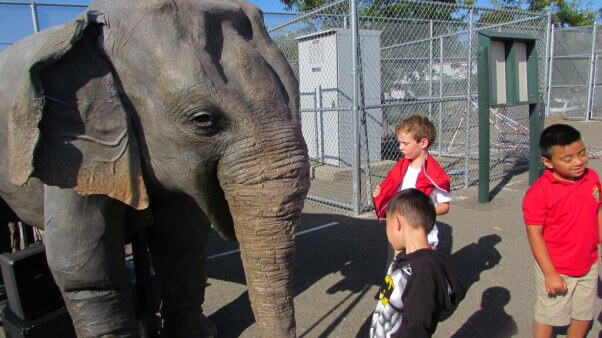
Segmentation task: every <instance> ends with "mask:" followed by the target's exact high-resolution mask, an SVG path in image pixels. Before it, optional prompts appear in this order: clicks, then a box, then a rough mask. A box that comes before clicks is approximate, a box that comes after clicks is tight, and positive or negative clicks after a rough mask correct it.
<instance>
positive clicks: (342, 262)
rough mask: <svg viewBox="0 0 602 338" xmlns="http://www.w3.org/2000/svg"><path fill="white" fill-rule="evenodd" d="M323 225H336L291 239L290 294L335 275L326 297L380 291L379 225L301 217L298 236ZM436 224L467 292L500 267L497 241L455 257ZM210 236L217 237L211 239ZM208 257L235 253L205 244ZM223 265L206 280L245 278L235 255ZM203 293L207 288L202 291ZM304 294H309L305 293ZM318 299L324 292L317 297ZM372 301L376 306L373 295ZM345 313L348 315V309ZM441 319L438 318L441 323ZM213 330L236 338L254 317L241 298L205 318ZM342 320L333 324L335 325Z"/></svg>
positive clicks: (447, 232) (447, 231) (211, 265)
mask: <svg viewBox="0 0 602 338" xmlns="http://www.w3.org/2000/svg"><path fill="white" fill-rule="evenodd" d="M324 224H336V225H333V226H330V227H326V228H323V229H321V230H320V231H315V232H309V233H305V234H303V236H299V235H298V236H297V239H296V259H295V271H294V282H293V291H294V294H295V296H297V295H300V294H302V293H304V292H306V291H308V289H310V288H311V287H312V285H314V284H316V283H317V282H319V281H320V280H322V278H324V277H326V276H329V275H332V274H335V273H339V274H341V275H342V276H343V278H342V279H340V280H339V281H338V282H337V283H335V284H333V285H332V286H330V287H329V288H328V289H327V290H326V293H327V294H329V295H332V294H335V293H337V292H340V291H347V292H351V293H352V294H354V295H356V296H363V294H364V293H366V291H367V289H368V288H370V287H372V286H380V284H381V283H382V280H383V277H384V274H385V272H386V269H387V238H386V237H387V236H386V232H385V231H386V229H385V226H384V223H378V222H377V221H376V220H373V219H362V218H353V217H348V216H344V215H336V214H311V213H304V214H303V216H302V220H301V225H300V226H299V228H298V229H297V233H298V234H299V232H301V231H304V230H308V229H312V228H315V227H318V226H320V225H324ZM438 224H439V232H440V245H439V249H438V250H439V251H440V252H442V253H443V254H444V255H446V256H448V257H449V261H450V264H451V265H452V267H453V268H454V269H455V270H456V271H457V276H458V277H459V278H460V281H461V282H462V283H463V285H464V286H465V287H466V289H467V290H468V288H470V286H471V285H472V284H473V283H474V282H476V281H478V280H479V275H480V273H481V272H482V271H484V270H487V269H490V268H492V267H494V266H495V265H496V264H497V263H498V262H499V261H500V258H501V257H500V254H499V252H498V251H497V250H496V249H495V245H496V244H497V243H499V242H500V241H501V238H500V237H499V236H497V235H490V236H484V237H482V238H480V239H478V240H477V241H476V242H475V243H472V244H470V245H468V246H466V247H464V248H462V249H460V250H457V251H456V252H455V253H453V254H450V252H451V248H452V241H453V236H452V231H451V227H450V226H449V225H447V224H445V223H440V222H439V223H438ZM212 236H217V235H216V234H212ZM209 243H210V244H209V249H208V256H212V255H215V254H218V253H220V252H228V251H232V250H236V249H237V245H236V244H235V243H225V242H224V241H221V240H217V241H216V240H215V239H214V238H211V239H210V242H209ZM230 256H231V257H229V258H228V259H227V262H224V261H223V260H222V261H221V262H219V263H218V262H212V260H209V262H208V275H209V278H211V279H216V280H220V281H227V282H232V283H237V284H244V283H245V277H244V272H243V268H242V264H241V262H240V258H239V255H230ZM207 291H208V292H211V291H210V288H208V289H207ZM309 292H310V293H311V292H313V291H311V290H309ZM320 294H321V295H323V294H324V291H320ZM370 297H374V304H375V305H376V294H375V295H370ZM348 310H349V309H348ZM446 316H449V315H445V314H444V317H443V318H442V320H444V319H445V318H446ZM209 317H210V318H211V319H212V320H213V321H214V322H215V323H216V324H217V326H218V332H219V333H220V335H222V336H226V337H237V336H240V335H241V334H242V332H244V331H245V330H246V329H247V328H248V327H249V326H251V325H252V324H253V323H254V318H253V313H252V310H251V306H250V302H249V299H248V295H247V293H246V292H244V293H242V294H241V295H240V296H239V297H238V298H236V299H235V300H233V301H231V302H230V303H229V304H226V305H224V306H223V307H221V308H220V309H219V310H217V311H215V312H214V313H212V314H210V316H209ZM340 319H342V318H337V320H340ZM370 319H371V311H369V312H368V313H366V318H365V322H364V324H363V325H362V326H361V328H360V330H359V332H357V333H356V334H357V336H367V335H368V331H369V326H370ZM335 329H336V323H333V324H332V325H330V326H328V328H327V329H326V331H325V332H322V333H320V336H328V335H329V334H332V333H333V332H334V330H335Z"/></svg>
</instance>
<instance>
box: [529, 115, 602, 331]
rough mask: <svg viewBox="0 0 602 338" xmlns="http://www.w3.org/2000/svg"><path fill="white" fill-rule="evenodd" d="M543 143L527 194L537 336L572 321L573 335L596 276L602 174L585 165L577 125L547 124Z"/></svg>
mask: <svg viewBox="0 0 602 338" xmlns="http://www.w3.org/2000/svg"><path fill="white" fill-rule="evenodd" d="M539 148H540V151H541V154H542V162H543V164H544V166H545V167H546V170H545V172H544V174H543V175H542V177H540V178H539V179H538V180H537V181H536V182H535V183H534V184H533V186H531V187H530V188H529V190H527V193H526V194H525V197H524V199H523V214H524V219H525V224H526V228H527V237H528V239H529V244H530V245H531V250H532V252H533V256H534V258H535V261H536V262H537V265H538V268H536V269H535V270H536V294H537V300H536V303H535V315H534V318H533V336H534V337H550V336H551V334H552V329H553V327H554V326H567V325H570V326H569V328H568V336H569V337H584V336H585V334H586V333H587V329H588V328H589V325H590V321H591V320H592V319H593V317H594V302H595V299H596V287H597V282H598V271H597V264H596V263H597V260H598V244H599V243H600V233H601V231H600V217H602V213H601V212H600V210H601V209H600V207H599V206H600V188H601V187H600V179H599V177H598V174H596V172H595V171H594V170H592V169H588V168H587V162H588V156H587V151H586V150H585V145H584V143H583V141H582V140H581V134H580V133H579V132H578V131H577V130H576V129H575V128H573V127H571V126H568V125H564V124H556V125H552V126H550V127H548V128H546V129H545V130H544V131H543V132H542V134H541V137H540V140H539Z"/></svg>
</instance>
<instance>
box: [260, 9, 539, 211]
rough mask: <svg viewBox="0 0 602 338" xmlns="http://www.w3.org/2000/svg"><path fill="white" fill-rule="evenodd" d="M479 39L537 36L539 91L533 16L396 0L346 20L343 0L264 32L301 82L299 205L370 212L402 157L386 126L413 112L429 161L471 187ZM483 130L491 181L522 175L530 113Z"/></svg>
mask: <svg viewBox="0 0 602 338" xmlns="http://www.w3.org/2000/svg"><path fill="white" fill-rule="evenodd" d="M355 15H357V33H354V27H353V25H354V20H355ZM481 30H489V31H496V32H512V33H521V34H525V35H529V36H532V37H534V38H536V39H537V43H536V46H537V51H538V55H539V58H540V60H539V64H538V67H539V69H538V74H539V83H540V88H541V90H540V93H542V94H543V91H544V90H545V88H546V87H545V85H546V81H545V78H546V77H545V76H546V69H547V68H546V67H547V62H546V60H547V53H546V51H547V50H548V34H547V32H548V31H549V17H548V15H547V14H546V13H542V12H527V11H513V10H494V9H489V8H479V7H468V6H460V5H453V4H444V3H435V2H428V1H394V0H389V1H367V0H366V1H359V5H358V6H357V12H354V10H353V1H348V0H341V1H334V2H331V3H329V4H328V5H325V6H323V7H322V8H320V9H318V10H316V11H313V12H311V13H306V14H300V15H298V17H296V18H294V19H293V20H290V21H289V22H287V23H285V24H282V25H278V26H275V27H272V28H271V29H270V34H271V35H272V38H273V39H274V40H275V41H276V42H277V43H278V45H279V46H280V48H281V49H282V50H283V51H284V53H285V54H286V56H287V58H288V59H289V61H290V63H291V65H293V68H294V70H295V72H296V74H297V76H298V78H299V83H300V88H301V114H302V123H303V133H304V136H305V138H306V141H307V143H308V148H309V153H310V158H311V160H312V187H311V190H310V195H309V199H311V200H315V201H319V202H321V203H325V204H327V205H331V206H335V207H339V208H343V209H347V210H352V211H354V212H363V211H366V210H370V209H371V207H372V206H371V191H372V189H373V188H374V186H375V184H378V183H380V182H381V181H382V180H383V179H384V177H385V176H386V174H387V172H388V170H389V169H391V167H392V166H393V164H394V163H395V161H396V160H397V159H399V157H400V153H399V151H398V142H397V138H396V135H395V132H394V129H395V125H396V124H397V123H398V122H400V121H401V120H402V119H404V118H406V117H409V116H411V115H414V114H423V115H426V116H428V117H429V118H430V119H431V120H432V121H433V123H434V124H435V126H436V128H437V130H438V140H437V141H436V142H435V143H434V144H433V145H432V146H431V148H430V152H431V154H433V155H435V156H436V158H437V160H438V161H439V162H440V163H441V164H442V166H443V167H444V169H445V170H446V172H447V173H448V174H449V176H450V178H451V180H452V187H453V188H455V189H457V188H462V187H468V186H470V185H472V184H475V183H476V182H477V180H478V147H479V144H478V117H477V98H478V93H477V88H478V86H477V74H476V73H477V49H478V39H477V38H476V35H477V33H478V32H479V31H481ZM354 34H355V35H354ZM354 55H357V59H355V58H354ZM355 75H359V76H358V78H359V81H358V84H357V86H356V87H355V88H354V86H353V84H354V79H355ZM354 93H357V95H354ZM356 112H357V114H356ZM490 122H491V125H492V126H491V134H492V135H491V143H492V147H491V177H492V178H500V177H501V176H502V175H505V174H506V173H508V172H511V171H513V170H519V169H523V168H525V169H526V168H527V166H528V148H529V146H528V136H529V135H528V133H529V128H528V107H527V106H515V107H510V108H504V109H492V110H491V121H490ZM356 123H357V124H356ZM360 170H361V171H360ZM358 201H359V205H358Z"/></svg>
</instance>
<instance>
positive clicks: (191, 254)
mask: <svg viewBox="0 0 602 338" xmlns="http://www.w3.org/2000/svg"><path fill="white" fill-rule="evenodd" d="M155 202H156V200H155V199H153V213H154V216H155V223H156V226H155V227H153V228H151V231H150V242H149V243H150V246H151V254H152V260H153V265H154V266H155V269H156V271H157V274H158V276H159V281H160V285H161V298H162V303H161V318H162V319H163V329H162V330H161V335H162V336H168V337H211V336H215V335H216V329H215V326H214V325H213V323H211V322H210V321H209V319H208V318H206V317H205V315H203V309H202V304H203V301H204V300H205V286H206V283H207V267H206V261H205V256H206V248H207V238H208V235H209V231H210V230H211V226H210V223H209V221H208V220H207V218H206V216H205V215H204V214H203V213H202V212H201V211H200V209H199V208H198V206H197V204H196V203H195V202H194V201H193V200H192V199H190V198H189V197H188V196H178V197H173V198H169V199H164V200H161V201H159V202H158V203H155Z"/></svg>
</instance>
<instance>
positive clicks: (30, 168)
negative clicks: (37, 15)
mask: <svg viewBox="0 0 602 338" xmlns="http://www.w3.org/2000/svg"><path fill="white" fill-rule="evenodd" d="M38 35H39V37H38V40H36V41H42V42H36V46H37V47H36V51H35V53H32V54H31V55H27V57H29V58H31V62H30V65H31V66H30V68H29V69H28V72H27V73H26V75H25V76H23V77H22V79H21V80H20V81H19V82H18V86H17V87H16V89H15V93H14V95H13V96H14V97H15V99H14V100H13V104H12V106H11V108H10V112H9V120H10V123H9V130H8V135H9V136H8V139H9V141H8V144H9V147H8V148H9V153H10V163H9V173H10V175H9V176H10V179H11V181H12V182H13V183H15V184H17V185H25V184H26V183H27V182H28V180H31V177H36V178H37V179H39V180H41V181H42V182H43V183H44V184H45V185H47V186H54V187H58V188H61V189H72V190H74V191H76V192H77V194H79V195H83V196H92V195H95V196H96V195H104V196H109V197H111V198H112V199H115V200H118V201H120V202H122V203H124V204H127V205H129V206H130V207H132V208H135V209H138V210H140V209H146V208H148V207H149V204H150V205H151V207H153V203H156V198H157V197H158V196H170V195H174V196H176V195H177V196H180V195H186V196H188V197H189V198H190V199H191V200H192V201H194V203H195V204H196V206H198V208H199V210H201V212H202V214H203V215H202V216H203V217H201V218H203V219H205V216H206V219H208V220H209V221H210V222H211V225H212V226H213V227H214V228H215V229H217V231H218V232H219V233H220V234H221V235H222V236H223V237H225V238H228V239H237V240H238V241H239V243H240V249H241V257H242V260H243V266H244V269H245V274H246V279H247V283H248V286H249V296H250V299H251V304H252V308H253V312H254V315H255V318H256V320H257V325H258V330H259V333H260V334H261V335H275V336H292V335H294V334H295V321H294V308H293V300H292V298H293V295H292V290H291V284H292V267H293V257H294V229H295V225H296V224H297V223H298V221H299V219H300V215H301V210H302V208H303V203H304V198H305V195H306V193H307V191H308V188H309V175H308V171H309V163H308V155H307V149H306V145H305V143H304V141H303V138H302V134H301V128H300V116H299V113H298V108H299V107H298V102H299V93H298V85H297V83H296V79H295V76H294V74H293V72H292V70H291V69H290V66H289V65H288V62H287V60H286V59H285V58H284V56H283V54H282V53H281V52H280V51H279V50H278V48H277V46H276V45H275V44H274V42H273V41H272V40H271V39H270V38H269V36H268V34H267V31H266V29H265V27H264V25H263V19H262V13H261V12H260V11H259V10H258V9H257V8H256V7H254V6H252V5H250V4H247V3H244V2H242V1H235V0H231V1H223V0H215V1H212V0H206V1H201V0H197V1H194V0H154V1H140V0H119V1H111V0H94V1H92V3H91V4H90V6H89V8H88V10H87V11H86V12H85V13H83V14H82V15H80V16H79V17H78V18H76V19H75V20H74V21H72V22H71V23H69V24H67V25H65V26H62V27H58V28H52V29H48V30H45V31H42V32H41V33H39V34H38ZM15 48H20V47H18V46H15ZM28 50H29V49H28ZM199 221H202V220H199ZM49 259H50V258H49ZM70 311H71V309H70ZM76 325H77V324H76Z"/></svg>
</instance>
